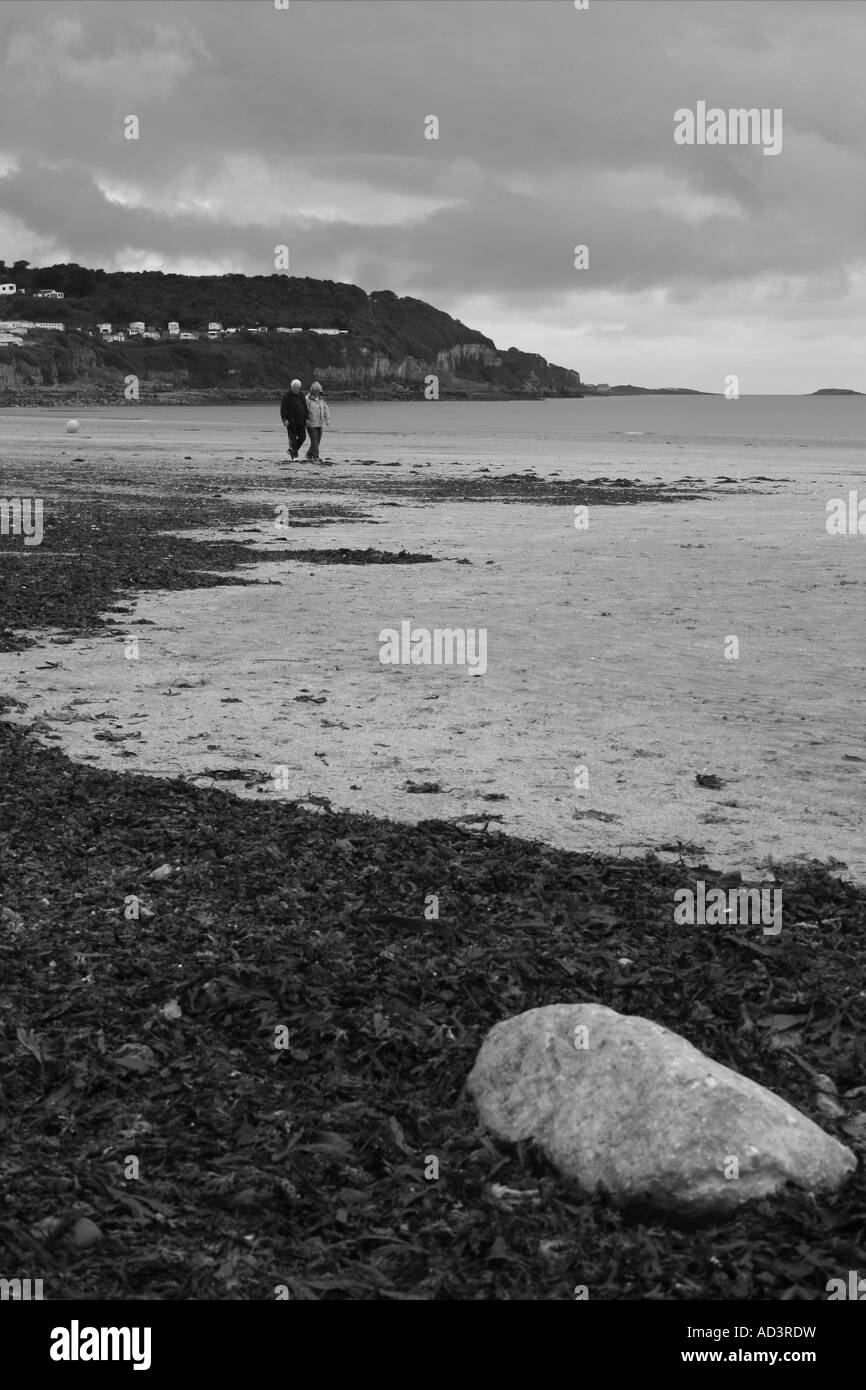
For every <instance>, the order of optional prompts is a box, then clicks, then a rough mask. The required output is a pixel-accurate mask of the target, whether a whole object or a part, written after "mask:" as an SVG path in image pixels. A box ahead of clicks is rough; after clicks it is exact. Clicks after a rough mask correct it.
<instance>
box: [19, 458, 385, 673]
mask: <svg viewBox="0 0 866 1390" xmlns="http://www.w3.org/2000/svg"><path fill="white" fill-rule="evenodd" d="M15 481H18V480H16V479H13V486H14V482H15ZM218 481H219V483H220V484H221V485H222V487H223V488H230V489H231V490H232V491H235V490H236V481H235V480H234V479H230V480H227V479H225V478H220V479H219V480H218ZM216 482H217V480H215V479H213V478H207V477H201V478H198V479H196V480H195V482H194V483H193V484H192V485H190V484H189V482H188V481H187V484H186V486H185V487H184V486H181V485H178V487H177V490H176V491H175V492H174V493H168V492H156V493H155V492H154V491H153V490H150V489H149V490H147V491H146V492H145V493H144V494H142V493H141V491H140V489H139V488H138V487H137V486H136V488H135V490H133V484H132V483H131V482H130V480H129V479H128V478H127V477H125V476H119V477H115V478H111V479H109V478H105V479H103V480H102V483H103V486H102V487H100V488H98V489H97V488H94V487H93V486H92V485H89V486H82V485H81V484H80V483H79V484H78V485H77V486H76V480H74V479H73V480H72V482H71V486H70V487H69V488H68V489H64V487H63V486H58V485H57V484H55V485H54V487H53V493H54V495H53V496H52V497H50V498H46V500H45V503H44V513H45V519H44V537H43V540H42V543H41V544H40V545H38V546H35V547H29V548H28V547H25V546H24V545H23V543H22V541H21V538H20V537H18V536H15V535H7V536H3V537H2V538H0V615H2V626H0V652H2V651H22V650H24V649H25V648H26V647H28V646H32V645H33V639H32V638H31V637H29V636H28V635H26V632H27V630H29V629H34V628H45V627H50V628H58V629H60V631H61V632H62V633H65V634H69V633H74V634H77V635H81V634H83V633H99V632H110V631H112V630H114V629H115V628H116V626H117V624H116V621H115V620H114V619H112V618H111V617H105V616H103V615H104V614H105V613H106V612H109V611H110V610H111V608H112V605H114V604H116V603H117V600H118V598H122V597H126V596H129V595H132V594H134V593H138V592H149V591H153V590H157V589H160V590H181V589H182V590H189V589H205V588H207V589H210V588H219V587H223V586H225V585H239V584H256V583H258V582H260V581H258V580H253V579H245V578H244V577H243V575H242V574H241V573H239V572H238V571H239V570H240V569H241V567H243V566H249V565H253V564H260V563H261V562H262V561H266V560H270V559H272V558H277V557H274V556H273V555H272V553H271V552H270V551H264V552H262V551H259V550H254V549H253V544H254V542H253V541H251V540H233V539H219V540H208V539H201V538H199V537H196V536H190V535H177V534H175V533H176V532H178V531H188V530H193V529H198V528H202V529H205V528H219V529H221V530H228V529H232V528H235V529H236V528H238V527H240V526H241V525H242V524H243V523H248V522H258V523H259V526H258V527H257V528H256V538H257V539H261V530H260V528H261V525H262V522H263V520H264V521H266V522H267V524H268V525H270V526H273V524H274V512H273V508H272V507H271V506H269V505H268V504H265V505H264V506H263V504H262V502H261V501H240V502H238V501H230V500H227V499H226V498H225V497H224V496H223V494H222V491H221V489H220V488H218V487H215V483H216ZM247 482H248V480H247ZM5 485H6V486H7V488H9V486H10V484H9V475H8V473H7V481H6V484H5ZM274 486H275V497H278V498H282V497H283V495H284V489H281V488H279V485H274ZM109 487H110V488H111V491H110V492H109V491H108V488H109ZM10 490H11V489H10ZM258 490H259V491H261V484H259V485H258ZM349 519H351V520H353V521H354V520H355V517H354V515H353V514H352V513H351V511H350V510H348V509H347V510H346V511H345V512H343V510H342V509H340V508H337V509H335V508H334V506H333V504H329V505H328V506H327V507H322V506H321V505H318V504H310V503H293V504H292V508H291V513H290V515H289V516H288V518H287V520H285V521H284V522H283V523H282V527H283V531H285V530H286V529H291V528H293V527H295V526H297V527H301V526H303V527H309V526H316V525H324V524H326V523H328V524H333V523H334V522H335V521H337V522H339V521H341V520H349ZM275 534H276V535H279V534H281V533H280V532H276V531H275ZM285 553H286V554H290V553H291V554H292V556H293V558H294V557H295V556H296V555H297V552H285ZM315 553H316V552H312V551H311V552H309V553H308V554H307V555H305V554H304V552H300V554H301V556H303V558H310V557H311V556H313V555H314V554H315ZM361 553H363V552H361ZM344 563H349V561H344ZM360 563H370V562H369V561H362V562H360ZM15 629H18V631H17V632H16V631H15ZM22 630H23V631H22Z"/></svg>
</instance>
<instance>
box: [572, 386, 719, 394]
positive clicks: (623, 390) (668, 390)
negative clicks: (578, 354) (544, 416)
mask: <svg viewBox="0 0 866 1390" xmlns="http://www.w3.org/2000/svg"><path fill="white" fill-rule="evenodd" d="M583 389H584V391H585V392H586V394H587V395H590V394H593V395H595V394H598V395H605V396H718V395H720V394H721V392H719V391H695V390H693V389H692V388H691V387H690V386H609V387H608V388H607V390H606V391H600V392H599V391H593V389H592V387H590V386H586V385H584V388H583Z"/></svg>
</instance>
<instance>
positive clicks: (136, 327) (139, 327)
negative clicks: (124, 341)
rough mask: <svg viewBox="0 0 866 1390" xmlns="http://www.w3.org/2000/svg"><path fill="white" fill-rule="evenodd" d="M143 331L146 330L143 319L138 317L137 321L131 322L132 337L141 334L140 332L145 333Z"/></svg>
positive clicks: (130, 332)
mask: <svg viewBox="0 0 866 1390" xmlns="http://www.w3.org/2000/svg"><path fill="white" fill-rule="evenodd" d="M143 332H144V324H143V323H142V321H141V319H136V321H135V323H131V324H130V325H129V336H130V338H132V337H134V336H136V335H137V334H139V333H143Z"/></svg>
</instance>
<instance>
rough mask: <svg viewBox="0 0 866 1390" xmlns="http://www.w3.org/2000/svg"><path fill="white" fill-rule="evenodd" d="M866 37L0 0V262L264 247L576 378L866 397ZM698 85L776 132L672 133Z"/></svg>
mask: <svg viewBox="0 0 866 1390" xmlns="http://www.w3.org/2000/svg"><path fill="white" fill-rule="evenodd" d="M864 54H866V4H864V3H861V0H821V2H820V3H814V4H813V3H810V0H731V2H730V3H723V2H722V0H718V3H716V0H589V7H588V9H587V10H578V9H576V8H575V6H574V4H573V3H572V0H348V2H344V0H291V4H290V8H289V9H288V10H279V9H277V8H276V7H275V4H274V0H61V2H60V3H56V2H55V0H39V3H34V0H0V255H2V256H3V257H4V259H5V260H6V261H7V263H11V262H12V261H13V260H17V259H20V258H23V259H26V260H29V261H32V262H33V263H34V264H48V263H51V262H55V261H65V260H75V261H78V262H80V263H81V264H83V265H90V266H104V267H105V268H106V269H127V270H141V269H162V270H175V271H183V272H186V273H189V274H204V273H224V272H229V271H240V272H244V273H247V274H256V273H258V274H271V273H272V272H273V270H274V247H275V246H276V245H279V244H282V243H285V244H286V245H288V247H289V250H290V257H291V263H290V269H291V272H292V273H293V274H296V275H311V276H316V277H322V278H325V279H332V280H346V281H351V282H353V283H355V284H358V285H361V286H362V287H363V288H364V289H366V290H377V289H393V290H395V291H396V292H397V293H398V294H410V295H415V296H417V297H419V298H422V299H426V300H428V301H430V302H431V303H433V304H435V305H436V306H437V307H438V308H441V309H445V310H447V311H448V312H449V313H451V314H453V315H454V316H455V317H457V318H460V319H462V320H463V322H464V323H467V324H469V325H470V326H471V327H473V328H477V329H480V330H481V331H482V332H484V333H487V334H488V335H489V336H490V337H492V338H493V339H494V340H495V341H496V343H497V344H498V345H499V346H500V347H509V346H512V345H513V346H516V347H520V348H523V349H526V350H529V351H535V352H539V353H542V354H543V355H544V356H545V357H546V358H548V359H549V360H550V361H553V362H557V363H560V364H561V365H564V366H569V367H573V368H575V369H576V370H578V371H579V372H580V373H581V374H582V376H583V378H584V379H585V380H587V381H609V382H612V383H613V382H634V383H637V384H640V385H652V386H665V385H671V386H693V387H698V388H701V389H704V390H713V391H722V390H724V378H725V377H726V376H727V375H728V374H729V373H735V374H736V375H737V376H738V377H739V381H740V390H741V391H742V392H743V393H746V394H749V393H754V392H801V391H812V390H815V389H816V388H818V387H821V386H847V387H854V388H857V389H860V390H866V341H864V340H866V275H864V269H866V215H864V213H866V81H864V74H863V67H864ZM699 101H704V102H706V104H707V106H708V107H720V108H722V109H723V110H725V111H727V110H729V109H731V108H738V107H757V108H766V109H767V110H768V111H773V110H775V109H776V108H779V109H781V111H782V126H781V130H782V136H783V139H782V148H781V150H780V152H779V153H778V154H776V155H765V154H764V153H763V150H762V147H761V146H760V145H733V144H728V145H696V144H694V145H681V144H677V143H676V142H675V140H674V129H675V116H674V113H675V112H676V111H677V110H678V109H680V108H689V109H691V110H695V109H696V108H697V103H698V102H699ZM129 115H135V116H137V117H138V119H139V122H140V138H139V139H138V140H137V141H135V140H128V139H125V138H124V119H125V117H127V116H129ZM428 116H436V117H437V119H438V122H439V132H438V134H439V138H438V140H429V139H425V118H426V117H428ZM578 244H585V245H586V246H587V247H588V248H589V266H588V268H587V269H583V270H578V269H575V266H574V250H575V246H576V245H578Z"/></svg>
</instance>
